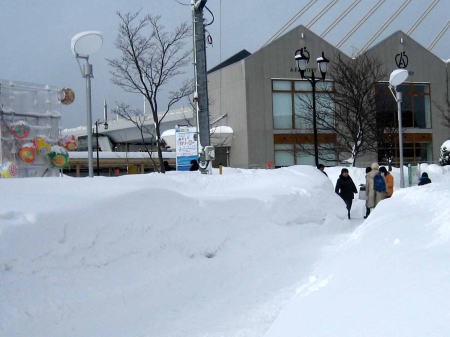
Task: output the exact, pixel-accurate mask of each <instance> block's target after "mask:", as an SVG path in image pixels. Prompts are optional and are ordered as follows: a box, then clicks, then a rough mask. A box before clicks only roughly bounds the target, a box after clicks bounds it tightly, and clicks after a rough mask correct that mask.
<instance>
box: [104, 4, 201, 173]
mask: <svg viewBox="0 0 450 337" xmlns="http://www.w3.org/2000/svg"><path fill="white" fill-rule="evenodd" d="M117 15H118V17H119V19H120V24H119V34H118V36H117V39H116V43H115V45H116V47H117V49H118V50H119V51H120V53H121V55H120V56H119V57H118V58H115V59H108V63H109V65H110V66H111V68H112V70H111V74H112V75H113V78H112V81H113V83H114V84H116V85H118V86H120V87H122V88H123V89H125V90H126V91H129V92H133V93H138V94H141V95H143V96H144V97H145V99H146V101H147V102H148V104H149V106H150V109H151V112H152V116H153V121H154V127H155V136H156V142H157V150H158V160H159V167H160V171H161V172H163V173H164V172H165V169H164V163H163V157H162V150H161V142H162V140H161V130H160V125H161V122H162V121H163V119H164V117H165V116H166V115H167V113H168V112H169V110H170V108H171V107H172V106H173V105H174V104H176V103H177V102H179V101H180V100H181V99H182V98H183V97H186V96H187V95H189V94H190V93H191V92H192V90H193V89H192V81H184V82H183V83H182V84H181V86H180V87H179V89H178V90H176V91H171V92H170V93H169V97H168V101H167V103H166V104H165V106H164V109H163V110H162V113H161V114H158V111H159V108H160V107H159V104H160V94H161V92H162V90H163V89H164V88H165V87H166V86H167V85H168V84H169V82H170V81H172V80H174V79H175V78H176V77H177V76H179V75H181V74H183V68H184V67H185V66H186V65H187V64H188V63H189V61H190V57H189V55H190V50H187V51H186V50H184V49H183V47H184V45H185V40H186V38H187V37H188V36H190V28H189V26H188V25H187V23H181V24H180V25H179V26H178V27H176V28H175V29H174V31H173V32H170V33H169V32H167V31H166V30H165V27H164V26H163V25H161V23H160V19H161V18H160V17H159V16H152V15H145V16H143V17H141V15H140V12H136V13H125V14H122V13H120V12H118V13H117ZM135 125H136V124H135Z"/></svg>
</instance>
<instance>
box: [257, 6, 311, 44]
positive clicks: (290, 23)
mask: <svg viewBox="0 0 450 337" xmlns="http://www.w3.org/2000/svg"><path fill="white" fill-rule="evenodd" d="M316 2H317V0H310V1H309V2H308V3H307V4H306V5H305V6H303V7H302V8H301V9H300V10H299V11H298V12H297V13H295V15H294V16H293V17H291V18H290V19H289V20H288V21H287V22H286V23H285V24H284V25H283V26H282V27H281V28H280V29H279V30H278V31H277V32H276V33H275V34H274V35H272V36H271V37H270V38H269V40H267V41H266V43H264V45H263V47H264V46H266V45H268V44H269V43H270V42H272V41H274V40H275V39H277V38H278V37H279V36H281V35H282V34H283V33H284V32H285V31H286V30H287V29H288V28H289V27H290V26H291V25H292V24H293V23H294V22H295V21H296V20H297V19H298V18H299V17H301V16H302V15H303V14H305V13H306V12H307V11H308V9H310V8H311V6H312V5H314V4H315V3H316Z"/></svg>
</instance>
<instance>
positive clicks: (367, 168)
mask: <svg viewBox="0 0 450 337" xmlns="http://www.w3.org/2000/svg"><path fill="white" fill-rule="evenodd" d="M370 171H372V169H371V168H370V166H367V167H366V179H367V174H368V173H369V172H370ZM366 196H367V191H366ZM368 199H369V198H367V199H366V215H365V216H364V219H367V217H368V216H369V214H370V208H369V207H368V206H367V201H368Z"/></svg>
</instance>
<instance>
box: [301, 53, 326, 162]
mask: <svg viewBox="0 0 450 337" xmlns="http://www.w3.org/2000/svg"><path fill="white" fill-rule="evenodd" d="M294 57H295V61H296V62H297V67H298V70H299V72H300V76H301V78H302V79H305V80H308V81H309V82H310V83H311V86H312V95H313V96H312V101H313V132H314V158H315V162H316V167H317V166H318V165H319V149H318V145H317V143H318V141H317V112H316V83H317V82H319V81H320V80H322V81H325V76H326V73H327V68H328V63H329V62H330V61H329V60H328V59H327V58H326V57H325V55H324V53H323V52H322V56H321V57H318V58H317V60H316V61H317V68H318V70H319V71H320V74H321V78H316V76H315V74H314V69H311V76H308V77H307V76H305V71H306V67H307V66H308V63H309V59H310V55H309V52H308V51H307V50H306V47H303V48H300V49H297V50H296V51H295V56H294Z"/></svg>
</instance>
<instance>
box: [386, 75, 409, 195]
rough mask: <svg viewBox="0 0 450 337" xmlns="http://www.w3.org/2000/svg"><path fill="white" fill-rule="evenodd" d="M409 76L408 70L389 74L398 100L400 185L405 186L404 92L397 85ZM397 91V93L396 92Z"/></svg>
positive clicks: (390, 87)
mask: <svg viewBox="0 0 450 337" xmlns="http://www.w3.org/2000/svg"><path fill="white" fill-rule="evenodd" d="M407 78H408V70H406V69H395V70H394V71H393V72H392V73H391V75H390V76H389V89H390V90H391V93H392V95H393V96H394V99H395V101H396V102H397V116H398V150H399V152H400V187H401V188H403V187H405V175H404V172H403V130H402V93H401V92H400V91H398V90H397V86H399V85H400V84H402V83H403V82H405V81H406V79H407ZM394 91H395V93H394Z"/></svg>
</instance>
